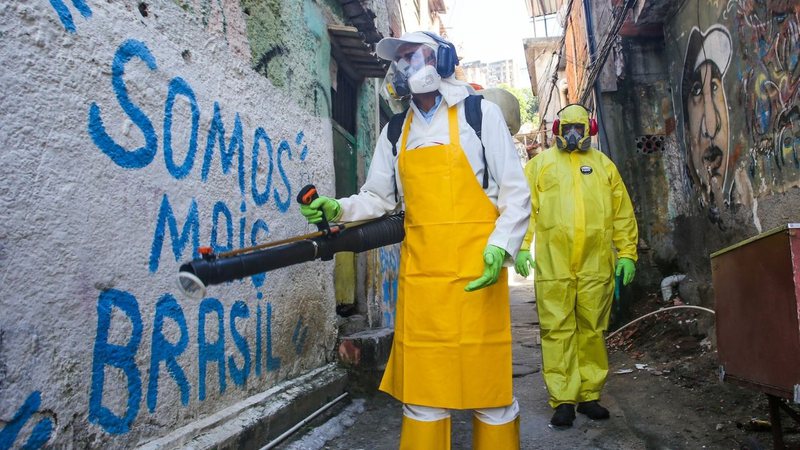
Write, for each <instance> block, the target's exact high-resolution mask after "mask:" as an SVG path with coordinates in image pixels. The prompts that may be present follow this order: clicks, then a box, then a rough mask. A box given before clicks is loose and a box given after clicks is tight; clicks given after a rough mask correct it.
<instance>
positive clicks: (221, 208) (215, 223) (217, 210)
mask: <svg viewBox="0 0 800 450" xmlns="http://www.w3.org/2000/svg"><path fill="white" fill-rule="evenodd" d="M220 214H222V215H223V216H225V231H226V232H227V234H226V235H227V236H228V239H227V241H226V243H225V245H220V244H219V242H218V241H217V236H218V231H217V230H218V228H219V216H220ZM211 248H213V249H214V251H215V252H218V253H219V252H227V251H230V250H233V218H232V217H231V211H230V210H229V209H228V207H227V206H225V203H223V202H221V201H220V202H217V203H214V212H213V213H212V223H211Z"/></svg>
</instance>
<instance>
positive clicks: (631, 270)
mask: <svg viewBox="0 0 800 450" xmlns="http://www.w3.org/2000/svg"><path fill="white" fill-rule="evenodd" d="M615 275H616V276H618V277H622V285H623V286H627V285H629V284H631V281H633V277H634V276H636V263H635V262H633V260H632V259H630V258H620V259H618V260H617V271H616V273H615Z"/></svg>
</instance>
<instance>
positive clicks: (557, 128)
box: [553, 119, 561, 136]
mask: <svg viewBox="0 0 800 450" xmlns="http://www.w3.org/2000/svg"><path fill="white" fill-rule="evenodd" d="M559 134H561V121H560V120H558V119H556V120H554V121H553V136H558V135H559Z"/></svg>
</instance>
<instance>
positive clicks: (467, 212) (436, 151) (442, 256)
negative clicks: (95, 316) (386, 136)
mask: <svg viewBox="0 0 800 450" xmlns="http://www.w3.org/2000/svg"><path fill="white" fill-rule="evenodd" d="M412 118H413V113H412V112H411V111H409V114H408V119H406V124H405V126H404V130H403V139H402V144H401V145H400V153H399V156H398V171H399V174H398V175H399V176H400V180H401V181H402V183H403V191H404V193H405V205H406V207H405V214H406V216H405V233H406V236H405V239H404V240H403V243H402V245H401V251H400V272H399V286H398V295H397V313H396V323H395V332H394V341H393V343H392V351H391V355H390V356H389V362H388V364H387V367H386V372H385V373H384V376H383V380H382V381H381V386H380V389H381V390H382V391H384V392H386V393H388V394H390V395H392V396H393V397H395V398H397V399H398V400H400V401H401V402H403V403H409V404H414V405H422V406H431V407H439V408H452V409H474V408H490V407H499V406H506V405H509V404H511V402H512V384H511V381H512V380H511V313H510V308H509V303H508V286H507V283H506V282H505V280H506V279H507V278H506V277H507V275H506V269H505V268H504V269H503V270H502V272H501V273H500V277H499V280H500V281H499V282H498V283H496V284H494V285H492V286H490V287H488V288H484V289H479V290H477V291H474V292H465V291H464V287H465V286H466V285H467V283H468V282H470V281H471V280H473V279H475V278H478V277H479V276H481V274H482V272H483V249H484V248H485V246H486V243H487V241H488V238H489V235H490V234H491V232H492V231H493V230H494V226H495V221H496V220H497V217H498V212H497V208H496V207H495V206H494V205H493V204H492V202H491V201H490V200H489V198H488V197H487V196H486V193H485V192H484V191H483V189H481V186H480V185H479V184H478V181H477V179H476V178H475V173H474V172H473V170H472V167H471V166H470V164H469V161H468V160H467V157H466V155H465V154H464V151H463V149H462V148H461V144H460V142H459V137H458V113H457V109H456V107H451V108H449V110H448V120H449V124H450V126H449V128H450V143H449V144H444V145H434V146H429V147H423V148H418V149H413V150H407V149H406V143H407V136H408V132H409V129H410V127H411V120H412Z"/></svg>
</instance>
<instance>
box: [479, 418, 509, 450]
mask: <svg viewBox="0 0 800 450" xmlns="http://www.w3.org/2000/svg"><path fill="white" fill-rule="evenodd" d="M472 448H473V450H519V417H517V418H516V419H514V420H512V421H511V422H508V423H504V424H502V425H489V424H488V423H485V422H482V421H481V420H480V419H478V418H477V417H475V416H472Z"/></svg>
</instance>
